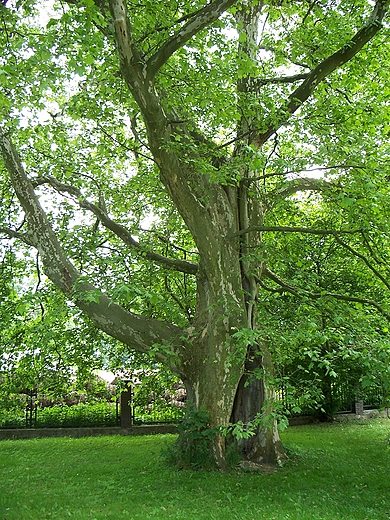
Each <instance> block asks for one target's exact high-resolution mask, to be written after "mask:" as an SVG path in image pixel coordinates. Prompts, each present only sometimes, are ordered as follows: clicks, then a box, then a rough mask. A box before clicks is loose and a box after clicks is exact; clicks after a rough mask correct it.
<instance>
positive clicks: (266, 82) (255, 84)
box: [251, 72, 309, 88]
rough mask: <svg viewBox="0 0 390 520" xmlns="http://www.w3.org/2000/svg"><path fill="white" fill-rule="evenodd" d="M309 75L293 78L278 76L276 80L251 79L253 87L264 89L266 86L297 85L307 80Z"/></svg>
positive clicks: (297, 75) (298, 75)
mask: <svg viewBox="0 0 390 520" xmlns="http://www.w3.org/2000/svg"><path fill="white" fill-rule="evenodd" d="M308 76H309V73H308V72H306V73H303V74H294V75H293V76H279V77H278V76H276V77H275V78H251V86H252V88H253V87H255V88H257V87H262V86H264V85H276V84H278V83H295V82H296V81H299V80H301V79H307V77H308Z"/></svg>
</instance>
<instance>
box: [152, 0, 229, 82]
mask: <svg viewBox="0 0 390 520" xmlns="http://www.w3.org/2000/svg"><path fill="white" fill-rule="evenodd" d="M236 1H237V0H214V2H211V3H209V4H207V5H206V6H205V7H204V8H203V9H200V10H199V11H197V12H196V13H194V16H193V17H191V19H190V20H189V21H188V22H187V23H186V24H185V25H184V27H182V28H181V29H179V30H178V31H177V32H176V33H175V34H174V35H173V36H171V37H170V38H169V39H168V40H167V41H166V42H165V43H164V44H163V45H162V46H161V47H160V48H159V49H158V51H157V52H155V53H154V54H153V56H151V57H150V58H149V60H148V61H147V74H148V77H149V78H153V77H154V76H155V75H156V74H157V72H158V71H159V69H161V67H162V66H163V65H164V64H165V63H166V62H167V61H168V59H169V58H170V57H171V56H172V54H174V53H175V52H176V51H177V50H178V49H180V47H182V46H183V45H184V44H185V43H186V42H188V41H189V40H190V39H191V38H192V37H193V36H194V35H195V34H197V33H198V32H199V31H200V30H202V29H204V28H205V27H207V26H208V25H210V24H211V23H213V22H215V20H217V19H218V18H219V17H220V16H221V14H222V13H224V12H225V11H226V10H227V9H228V8H229V7H231V6H232V5H233V4H234V3H236Z"/></svg>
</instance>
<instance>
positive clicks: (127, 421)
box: [121, 381, 133, 428]
mask: <svg viewBox="0 0 390 520" xmlns="http://www.w3.org/2000/svg"><path fill="white" fill-rule="evenodd" d="M125 383H127V386H126V387H125V388H124V389H123V390H122V393H121V428H131V427H132V426H133V417H132V409H131V385H130V384H129V381H125Z"/></svg>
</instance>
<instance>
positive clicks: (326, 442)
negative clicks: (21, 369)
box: [0, 419, 390, 520]
mask: <svg viewBox="0 0 390 520" xmlns="http://www.w3.org/2000/svg"><path fill="white" fill-rule="evenodd" d="M389 432H390V420H388V419H377V420H373V421H370V422H364V423H360V424H358V423H349V424H331V425H310V426H300V427H291V428H289V429H288V430H287V431H286V432H284V433H283V435H282V440H283V442H284V444H285V446H286V447H287V449H288V451H289V453H290V456H291V459H290V461H289V462H288V463H286V464H285V465H284V466H283V467H282V468H280V469H278V470H277V471H276V472H275V473H273V472H270V473H267V474H262V473H243V472H231V473H228V474H222V473H219V472H203V471H198V472H190V471H177V470H175V469H172V468H169V467H167V466H166V464H165V461H164V459H162V457H161V451H162V450H163V449H164V448H165V447H166V446H167V445H170V444H172V443H173V442H174V441H175V436H173V435H165V436H148V437H121V436H113V437H91V438H83V439H71V438H56V439H53V438H51V439H31V440H27V441H25V440H23V441H2V442H0V520H28V519H32V520H41V519H47V518H52V519H55V520H64V519H68V518H71V519H78V520H94V519H97V520H101V519H112V520H114V519H115V520H122V519H134V520H136V519H142V520H145V519H164V520H165V519H171V518H172V519H183V520H201V519H205V520H206V519H207V520H212V519H220V520H234V519H238V520H249V519H254V520H281V519H283V520H285V519H294V520H306V519H310V520H316V519H321V520H363V519H367V520H381V519H390V450H389V448H388V442H387V441H388V436H389Z"/></svg>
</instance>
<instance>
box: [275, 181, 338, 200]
mask: <svg viewBox="0 0 390 520" xmlns="http://www.w3.org/2000/svg"><path fill="white" fill-rule="evenodd" d="M334 186H335V185H334V183H332V182H329V181H326V180H324V179H312V178H309V177H300V178H298V179H292V180H291V181H286V182H284V185H283V187H282V188H279V189H278V190H275V192H273V194H272V198H275V199H285V198H287V197H289V196H290V195H294V193H297V192H298V191H324V190H325V189H329V188H334Z"/></svg>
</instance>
